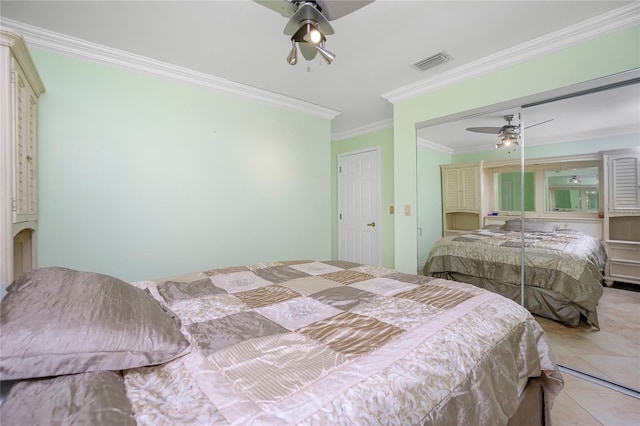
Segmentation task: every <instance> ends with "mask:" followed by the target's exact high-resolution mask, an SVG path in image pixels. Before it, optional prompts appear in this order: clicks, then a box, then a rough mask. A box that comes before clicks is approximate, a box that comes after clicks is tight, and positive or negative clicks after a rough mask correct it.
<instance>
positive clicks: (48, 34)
mask: <svg viewBox="0 0 640 426" xmlns="http://www.w3.org/2000/svg"><path fill="white" fill-rule="evenodd" d="M2 27H3V28H4V27H6V28H8V29H11V30H13V31H16V32H18V33H19V34H20V35H21V36H22V37H23V38H24V40H25V41H26V42H27V45H28V46H31V47H36V48H38V49H42V50H46V51H50V52H55V53H61V54H63V55H68V56H72V57H76V58H80V59H85V60H88V61H92V62H97V63H101V64H105V65H110V66H115V67H117V68H121V69H125V70H128V71H134V72H138V73H142V74H147V75H152V76H157V77H163V78H167V79H171V80H177V81H180V82H184V83H188V84H193V85H196V86H201V87H206V88H208V89H213V90H218V91H221V92H226V93H230V94H232V95H236V96H240V97H244V98H248V99H252V100H254V101H257V102H261V103H265V104H269V105H272V106H277V107H280V108H283V109H286V110H289V111H294V112H300V113H303V114H307V115H311V116H315V117H319V118H324V119H327V120H332V119H334V118H335V117H336V116H338V115H339V114H340V111H336V110H333V109H330V108H326V107H322V106H319V105H315V104H312V103H309V102H304V101H301V100H299V99H295V98H291V97H288V96H284V95H279V94H277V93H273V92H269V91H268V90H263V89H258V88H255V87H251V86H247V85H244V84H240V83H236V82H234V81H231V80H226V79H224V78H219V77H215V76H212V75H209V74H205V73H202V72H199V71H194V70H192V69H189V68H185V67H179V66H176V65H172V64H168V63H166V62H161V61H157V60H155V59H151V58H148V57H145V56H142V55H136V54H133V53H129V52H125V51H123V50H118V49H113V48H110V47H107V46H103V45H100V44H97V43H92V42H90V41H86V40H82V39H79V38H75V37H71V36H67V35H64V34H60V33H56V32H53V31H49V30H45V29H43V28H39V27H35V26H31V25H27V24H24V23H21V22H18V21H14V20H11V19H5V18H2Z"/></svg>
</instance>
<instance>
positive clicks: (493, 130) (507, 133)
mask: <svg viewBox="0 0 640 426" xmlns="http://www.w3.org/2000/svg"><path fill="white" fill-rule="evenodd" d="M514 117H515V115H514V114H507V115H505V116H504V121H506V122H507V124H505V125H504V126H502V127H467V130H468V131H469V132H476V133H489V134H492V135H500V139H501V140H500V142H498V143H497V144H496V148H502V147H503V146H511V145H519V143H520V125H519V124H511V122H512V121H513V118H514ZM550 121H553V118H551V119H549V120H545V121H541V122H540V123H536V124H532V125H531V126H527V127H525V129H530V128H531V127H535V126H539V125H541V124H544V123H548V122H550Z"/></svg>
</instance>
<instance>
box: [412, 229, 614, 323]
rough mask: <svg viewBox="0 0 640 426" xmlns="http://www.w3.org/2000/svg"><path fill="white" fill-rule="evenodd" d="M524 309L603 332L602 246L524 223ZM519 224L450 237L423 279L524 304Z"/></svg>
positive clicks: (572, 233)
mask: <svg viewBox="0 0 640 426" xmlns="http://www.w3.org/2000/svg"><path fill="white" fill-rule="evenodd" d="M524 226H525V227H524V247H525V265H524V284H525V289H524V292H525V298H524V302H525V306H526V307H527V309H529V310H530V311H531V312H532V313H534V314H536V315H540V316H543V317H545V318H550V319H553V320H556V321H559V322H562V323H564V324H566V325H568V326H572V327H575V326H577V325H578V324H579V323H580V321H581V318H584V319H585V320H586V322H587V323H588V324H591V325H592V326H593V327H595V328H597V329H599V324H598V314H597V310H596V306H597V304H598V300H599V299H600V297H601V296H602V293H603V288H602V279H603V275H602V271H603V269H604V265H605V261H606V252H605V249H604V246H603V244H602V242H601V241H600V240H598V239H596V238H594V237H592V236H589V235H587V234H585V233H582V232H579V231H575V230H572V229H565V228H562V229H556V228H555V226H554V225H553V224H549V223H545V222H541V221H532V220H526V221H525V222H524ZM521 255H522V253H521V233H520V220H519V219H517V220H514V221H508V222H507V223H505V225H504V226H502V227H497V226H496V227H490V228H488V229H479V230H476V231H473V232H469V233H466V234H459V235H455V236H453V235H452V236H446V237H444V238H443V239H441V240H439V241H438V242H436V244H434V246H433V247H432V249H431V251H430V253H429V257H428V258H427V262H426V263H425V266H424V270H423V272H424V274H425V275H427V276H432V277H440V278H447V279H451V280H455V281H461V282H466V283H470V284H473V285H476V286H479V287H482V288H485V289H488V290H491V291H494V292H496V293H499V294H501V295H503V296H505V297H508V298H509V299H512V300H514V301H517V302H520V268H521Z"/></svg>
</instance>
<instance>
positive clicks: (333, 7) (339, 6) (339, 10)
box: [316, 0, 374, 21]
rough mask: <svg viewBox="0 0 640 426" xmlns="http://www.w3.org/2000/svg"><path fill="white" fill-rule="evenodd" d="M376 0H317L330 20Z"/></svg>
mask: <svg viewBox="0 0 640 426" xmlns="http://www.w3.org/2000/svg"><path fill="white" fill-rule="evenodd" d="M373 1H374V0H316V3H317V4H318V6H320V9H321V10H322V14H323V15H324V17H325V18H327V20H328V21H333V20H335V19H338V18H342V17H343V16H345V15H348V14H350V13H352V12H355V11H356V10H358V9H360V8H361V7H364V6H366V5H368V4H369V3H373Z"/></svg>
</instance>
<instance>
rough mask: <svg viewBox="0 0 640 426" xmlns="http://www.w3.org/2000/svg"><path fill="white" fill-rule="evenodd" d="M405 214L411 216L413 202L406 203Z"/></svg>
mask: <svg viewBox="0 0 640 426" xmlns="http://www.w3.org/2000/svg"><path fill="white" fill-rule="evenodd" d="M404 215H405V216H411V204H405V205H404Z"/></svg>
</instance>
